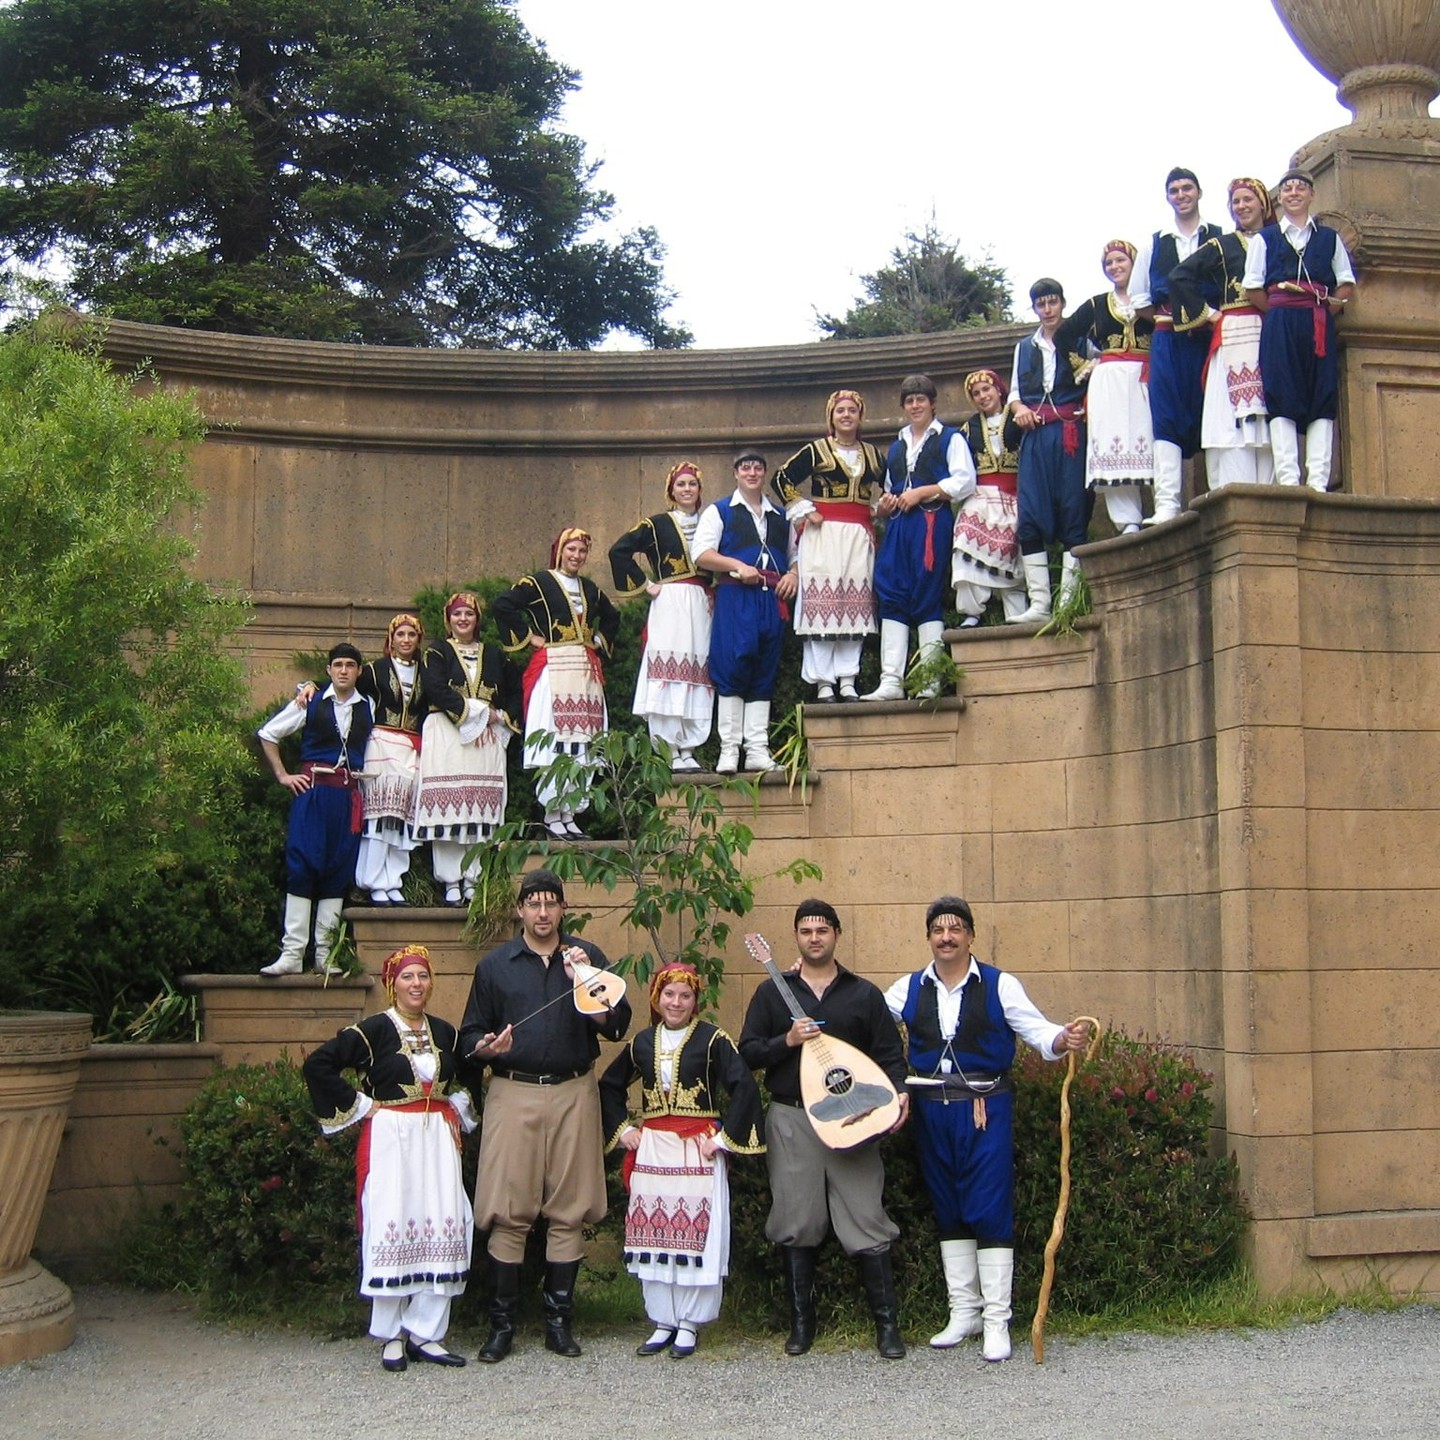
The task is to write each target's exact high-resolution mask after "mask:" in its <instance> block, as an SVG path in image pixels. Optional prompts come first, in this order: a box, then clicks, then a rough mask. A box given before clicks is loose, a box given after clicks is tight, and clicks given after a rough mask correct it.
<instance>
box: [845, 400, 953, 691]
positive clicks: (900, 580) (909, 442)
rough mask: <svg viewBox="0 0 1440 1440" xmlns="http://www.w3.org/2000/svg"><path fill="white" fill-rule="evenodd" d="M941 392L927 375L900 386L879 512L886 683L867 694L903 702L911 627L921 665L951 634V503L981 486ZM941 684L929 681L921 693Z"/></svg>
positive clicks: (878, 588) (879, 603)
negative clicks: (945, 416)
mask: <svg viewBox="0 0 1440 1440" xmlns="http://www.w3.org/2000/svg"><path fill="white" fill-rule="evenodd" d="M938 395H939V391H937V390H936V388H935V382H934V381H933V380H932V379H931V378H930V377H929V376H928V375H907V376H906V377H905V379H904V380H903V381H901V383H900V408H901V409H902V410H903V411H904V412H905V416H906V419H907V420H908V421H909V424H908V425H905V426H904V427H902V429H901V431H900V433H899V435H897V436H896V438H895V441H894V443H893V444H892V445H891V446H890V452H889V454H888V455H887V456H886V459H885V472H886V474H885V489H884V491H883V492H882V493H881V496H880V499H879V502H878V504H877V505H876V512H877V513H878V514H879V515H880V516H881V517H882V518H883V519H884V521H885V533H884V535H883V536H882V537H881V539H880V553H879V554H878V555H877V556H876V557H875V609H876V613H877V614H878V615H879V617H880V683H879V684H878V685H877V686H876V687H875V688H874V689H873V690H871V691H869V692H868V693H867V694H865V695H863V696H862V697H861V698H862V699H864V700H903V699H904V698H905V672H906V661H907V660H908V659H909V656H910V627H911V626H912V625H913V626H915V627H916V631H917V633H918V636H919V651H918V655H917V661H918V663H921V664H923V663H924V662H925V661H927V660H930V659H933V658H934V657H935V656H936V655H937V654H938V653H939V651H940V647H941V640H940V637H941V636H942V635H943V634H944V632H945V591H946V588H947V580H948V566H947V565H946V563H945V557H946V556H947V555H949V554H950V547H951V542H952V540H953V538H954V516H953V514H952V512H951V509H950V505H951V502H952V501H955V500H962V499H964V497H965V496H967V495H969V494H970V493H971V491H973V490H974V488H975V464H974V462H973V461H972V460H971V458H970V447H969V446H968V445H967V444H966V443H965V438H964V436H962V435H961V434H960V432H959V431H958V430H956V429H954V428H953V427H952V426H949V425H942V424H941V423H940V421H939V420H938V419H937V418H936V415H935V401H936V399H937V397H938ZM938 694H939V686H938V685H936V684H931V685H927V686H925V687H924V689H923V690H922V691H921V698H922V699H928V698H933V697H934V696H935V695H938Z"/></svg>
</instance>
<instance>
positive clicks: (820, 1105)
mask: <svg viewBox="0 0 1440 1440" xmlns="http://www.w3.org/2000/svg"><path fill="white" fill-rule="evenodd" d="M745 948H746V949H747V950H748V951H749V952H750V954H751V955H752V956H753V957H754V959H756V960H757V961H759V963H760V964H761V965H763V966H764V967H765V973H766V974H767V975H769V977H770V978H771V980H773V981H774V982H775V988H776V990H778V991H779V992H780V995H781V998H782V999H783V1000H784V1001H785V1004H786V1005H787V1006H788V1007H789V1009H790V1014H791V1017H792V1018H793V1019H795V1020H807V1019H810V1018H811V1017H810V1016H809V1015H807V1014H806V1012H805V1010H804V1008H803V1007H802V1006H801V1004H800V1002H799V1001H798V1000H797V999H796V998H795V992H794V991H793V990H792V989H791V988H790V985H789V982H788V981H787V980H786V978H785V976H784V975H783V974H781V972H780V967H779V966H778V965H776V963H775V957H774V956H773V954H772V953H771V950H770V946H769V944H768V943H767V941H766V940H765V937H764V936H763V935H747V936H746V937H745ZM800 1103H801V1107H802V1109H803V1110H804V1111H805V1116H806V1118H807V1119H808V1120H809V1121H810V1124H811V1127H812V1128H813V1129H814V1131H815V1134H816V1135H817V1136H818V1137H819V1139H820V1143H821V1144H822V1145H824V1146H826V1147H827V1148H828V1149H830V1150H853V1149H854V1148H855V1147H856V1146H857V1145H863V1144H864V1143H865V1142H866V1141H867V1140H873V1139H874V1138H875V1137H876V1136H877V1135H883V1134H884V1133H885V1132H886V1131H887V1130H889V1129H891V1128H892V1127H893V1126H894V1124H895V1122H896V1121H897V1120H898V1119H899V1118H900V1099H899V1097H898V1096H897V1095H896V1093H895V1087H894V1086H893V1085H892V1084H891V1083H890V1077H889V1076H888V1075H886V1073H885V1072H884V1071H883V1070H882V1069H881V1068H880V1067H879V1066H878V1065H877V1064H876V1063H875V1062H874V1061H873V1060H872V1059H871V1058H870V1057H869V1056H868V1055H867V1054H866V1053H865V1052H864V1051H863V1050H858V1049H856V1047H855V1046H854V1045H851V1044H848V1043H847V1042H846V1041H844V1040H839V1039H836V1038H835V1037H834V1036H833V1035H823V1034H822V1035H816V1036H815V1037H814V1038H813V1039H810V1040H807V1041H806V1042H805V1043H804V1044H803V1045H802V1046H801V1047H800Z"/></svg>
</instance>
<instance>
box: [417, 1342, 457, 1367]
mask: <svg viewBox="0 0 1440 1440" xmlns="http://www.w3.org/2000/svg"><path fill="white" fill-rule="evenodd" d="M426 1345H433V1346H434V1347H435V1348H434V1349H433V1350H427V1349H426V1348H425V1346H426ZM405 1353H406V1355H408V1356H409V1357H410V1359H412V1360H414V1361H415V1362H416V1363H417V1364H421V1363H423V1364H426V1365H453V1366H454V1367H455V1368H456V1369H459V1367H460V1366H462V1365H463V1364H464V1363H465V1357H464V1356H463V1355H452V1354H451V1353H450V1352H449V1351H448V1350H447V1349H446V1348H445V1347H444V1346H443V1345H442V1344H441V1343H440V1342H439V1341H438V1340H426V1341H424V1342H422V1343H421V1344H419V1345H417V1344H416V1343H415V1342H414V1341H413V1340H406V1342H405Z"/></svg>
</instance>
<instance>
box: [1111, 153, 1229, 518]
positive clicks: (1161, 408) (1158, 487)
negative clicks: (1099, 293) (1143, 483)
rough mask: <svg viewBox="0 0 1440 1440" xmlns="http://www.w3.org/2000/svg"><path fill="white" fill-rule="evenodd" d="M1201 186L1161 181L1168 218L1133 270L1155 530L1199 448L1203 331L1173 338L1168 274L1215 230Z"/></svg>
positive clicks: (1186, 177) (1189, 177)
mask: <svg viewBox="0 0 1440 1440" xmlns="http://www.w3.org/2000/svg"><path fill="white" fill-rule="evenodd" d="M1200 194H1201V191H1200V182H1199V180H1197V179H1196V178H1195V172H1194V171H1193V170H1187V169H1185V167H1184V166H1182V165H1177V166H1176V167H1175V168H1174V169H1173V170H1171V171H1170V173H1169V174H1168V175H1167V176H1166V177H1165V198H1166V200H1168V201H1169V203H1170V209H1171V211H1172V212H1173V215H1174V218H1173V219H1172V220H1171V222H1170V223H1169V224H1168V225H1167V226H1165V228H1164V229H1163V230H1157V231H1156V232H1155V233H1154V235H1152V236H1151V237H1150V245H1149V247H1148V249H1147V250H1145V251H1142V252H1141V257H1140V262H1139V264H1137V265H1136V267H1135V275H1136V283H1135V285H1134V286H1133V287H1132V288H1131V297H1130V298H1131V299H1132V300H1133V301H1134V302H1135V305H1136V308H1137V309H1141V310H1147V309H1148V310H1153V312H1154V318H1155V333H1154V335H1153V336H1152V337H1151V341H1150V377H1149V386H1150V419H1151V423H1152V425H1153V427H1154V431H1155V513H1154V514H1153V515H1152V516H1151V517H1150V518H1149V519H1148V520H1147V521H1146V522H1145V523H1146V524H1147V525H1152V524H1153V525H1158V524H1160V523H1161V522H1162V521H1165V520H1173V519H1174V518H1175V517H1176V516H1177V515H1178V514H1179V513H1180V485H1181V467H1182V465H1183V463H1184V461H1185V459H1186V458H1188V457H1189V456H1191V455H1194V454H1195V453H1196V451H1198V450H1199V449H1200V420H1201V415H1202V412H1203V409H1204V403H1205V394H1204V387H1203V382H1202V379H1201V376H1202V372H1203V371H1204V368H1205V356H1206V355H1207V353H1208V352H1209V348H1210V346H1209V339H1208V337H1207V336H1206V335H1204V334H1203V333H1198V334H1197V333H1195V332H1190V333H1185V334H1180V333H1177V331H1176V328H1175V326H1174V324H1173V319H1172V316H1171V307H1170V272H1171V271H1172V270H1174V268H1175V267H1176V266H1177V265H1178V264H1179V263H1180V262H1181V261H1182V260H1185V259H1188V258H1189V257H1190V256H1191V255H1193V254H1194V253H1195V252H1196V251H1197V250H1198V249H1199V248H1200V247H1201V246H1202V245H1203V244H1205V242H1206V241H1207V240H1215V239H1218V238H1219V236H1220V227H1219V226H1218V225H1212V224H1210V222H1209V221H1208V220H1202V219H1201V218H1200ZM1203 288H1204V293H1205V299H1206V301H1207V302H1208V303H1209V304H1211V305H1218V304H1219V303H1220V292H1219V289H1218V287H1216V286H1214V285H1209V284H1207V285H1205V286H1204V287H1203Z"/></svg>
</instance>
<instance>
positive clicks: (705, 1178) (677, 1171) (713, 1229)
mask: <svg viewBox="0 0 1440 1440" xmlns="http://www.w3.org/2000/svg"><path fill="white" fill-rule="evenodd" d="M702 988H703V984H702V981H701V979H700V975H699V973H698V972H697V971H696V969H695V967H694V966H693V965H688V964H685V963H683V962H680V961H672V962H671V963H669V964H666V965H662V966H661V967H660V968H659V969H658V970H657V971H656V972H655V974H654V975H653V976H652V977H651V979H650V1026H649V1028H648V1029H645V1030H642V1031H641V1032H640V1033H639V1034H638V1035H636V1036H635V1037H634V1039H632V1040H631V1041H630V1043H629V1044H628V1045H627V1046H626V1047H625V1048H624V1049H623V1050H622V1051H621V1052H620V1053H619V1054H618V1055H617V1056H616V1057H615V1059H614V1060H613V1061H612V1062H611V1064H610V1067H609V1068H608V1069H607V1070H606V1071H605V1074H604V1075H603V1076H602V1077H601V1080H600V1110H601V1116H602V1119H603V1122H604V1126H605V1135H606V1137H607V1139H606V1148H607V1150H613V1149H614V1148H615V1147H616V1146H619V1147H620V1148H621V1149H622V1150H623V1151H624V1152H625V1164H624V1176H625V1185H626V1188H627V1189H628V1191H629V1193H630V1204H629V1207H628V1208H627V1210H626V1212H625V1266H626V1269H628V1270H629V1271H630V1273H631V1274H632V1275H634V1276H636V1277H637V1278H638V1279H639V1281H640V1284H641V1287H642V1289H643V1291H644V1295H645V1313H646V1314H647V1315H648V1316H649V1317H650V1322H651V1324H652V1325H653V1326H654V1327H655V1329H654V1332H653V1333H652V1334H651V1336H650V1338H649V1339H648V1340H646V1341H645V1342H644V1343H643V1344H642V1345H641V1346H640V1348H639V1349H638V1350H637V1351H636V1352H635V1353H636V1354H637V1355H643V1356H648V1355H658V1354H660V1353H661V1352H662V1351H664V1350H669V1351H670V1353H671V1354H672V1355H674V1356H675V1357H676V1358H677V1359H684V1358H685V1357H686V1356H689V1355H693V1354H694V1353H695V1345H696V1337H697V1333H698V1331H699V1327H700V1326H701V1325H708V1324H709V1323H710V1321H712V1320H714V1319H716V1317H717V1316H718V1315H719V1314H720V1300H721V1296H722V1293H723V1290H724V1281H725V1276H726V1274H727V1273H728V1270H729V1265H730V1182H729V1179H728V1177H727V1172H726V1156H727V1155H758V1154H760V1153H761V1152H762V1151H763V1150H764V1149H765V1145H764V1142H763V1141H762V1140H761V1138H760V1118H761V1117H760V1108H761V1107H760V1091H759V1088H758V1087H757V1086H756V1084H755V1080H754V1078H753V1077H752V1076H751V1074H750V1071H749V1070H748V1069H747V1068H746V1065H745V1062H744V1061H743V1060H741V1058H740V1054H739V1052H738V1051H737V1050H736V1049H735V1042H734V1041H733V1040H731V1038H730V1037H729V1036H728V1035H727V1034H726V1033H725V1032H724V1031H723V1030H721V1029H719V1028H718V1027H717V1026H715V1025H712V1024H711V1023H710V1022H709V1021H708V1020H702V1019H700V1016H699V1013H698V1007H699V1002H700V994H701V990H702ZM636 1080H639V1081H640V1087H641V1091H640V1095H641V1113H640V1121H639V1123H638V1125H637V1124H634V1123H632V1122H631V1119H630V1115H629V1110H628V1100H627V1097H628V1095H629V1091H630V1087H631V1086H632V1085H633V1084H634V1083H635V1081H636ZM722 1091H723V1092H724V1093H723V1098H724V1100H725V1108H724V1111H723V1114H722V1111H721V1108H720V1105H721V1100H722V1093H721V1092H722Z"/></svg>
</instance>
